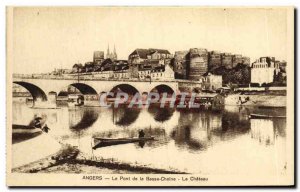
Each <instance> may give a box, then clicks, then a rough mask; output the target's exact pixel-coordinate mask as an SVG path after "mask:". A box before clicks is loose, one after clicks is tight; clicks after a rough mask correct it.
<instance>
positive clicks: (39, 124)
mask: <svg viewBox="0 0 300 192" xmlns="http://www.w3.org/2000/svg"><path fill="white" fill-rule="evenodd" d="M34 127H35V128H39V129H41V128H42V124H41V120H40V119H39V118H35V120H34Z"/></svg>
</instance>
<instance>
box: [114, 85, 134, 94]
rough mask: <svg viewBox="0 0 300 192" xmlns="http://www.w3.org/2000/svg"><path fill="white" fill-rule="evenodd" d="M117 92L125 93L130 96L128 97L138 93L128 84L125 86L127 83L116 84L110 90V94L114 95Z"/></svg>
mask: <svg viewBox="0 0 300 192" xmlns="http://www.w3.org/2000/svg"><path fill="white" fill-rule="evenodd" d="M118 91H122V92H125V93H127V94H130V95H134V94H136V93H139V91H138V90H137V88H135V87H134V86H132V85H130V84H127V83H123V84H118V85H116V86H114V87H113V88H112V89H111V90H110V92H112V93H116V92H118Z"/></svg>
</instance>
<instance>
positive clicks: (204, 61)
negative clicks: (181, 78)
mask: <svg viewBox="0 0 300 192" xmlns="http://www.w3.org/2000/svg"><path fill="white" fill-rule="evenodd" d="M207 70H208V52H207V50H206V49H201V48H191V49H190V52H189V72H188V79H189V80H196V81H198V80H200V79H201V76H202V75H203V74H204V73H206V72H207Z"/></svg>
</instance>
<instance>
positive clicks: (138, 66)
mask: <svg viewBox="0 0 300 192" xmlns="http://www.w3.org/2000/svg"><path fill="white" fill-rule="evenodd" d="M171 58H172V55H171V54H170V52H169V51H168V50H165V49H136V50H134V51H133V52H132V53H131V54H130V55H129V57H128V63H129V70H130V73H131V77H134V78H137V77H138V75H139V74H138V71H139V70H143V69H144V68H146V69H147V68H149V67H151V68H154V67H159V66H164V65H166V64H169V63H170V60H171Z"/></svg>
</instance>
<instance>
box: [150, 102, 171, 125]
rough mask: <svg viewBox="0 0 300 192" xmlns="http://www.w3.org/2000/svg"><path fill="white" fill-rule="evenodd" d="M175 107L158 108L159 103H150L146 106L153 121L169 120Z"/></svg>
mask: <svg viewBox="0 0 300 192" xmlns="http://www.w3.org/2000/svg"><path fill="white" fill-rule="evenodd" d="M174 111H175V109H174V108H167V107H166V108H159V105H151V106H149V108H148V112H149V113H150V114H151V115H152V116H153V118H154V119H155V121H158V122H165V121H167V120H169V119H170V118H171V117H172V115H173V113H174Z"/></svg>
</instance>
